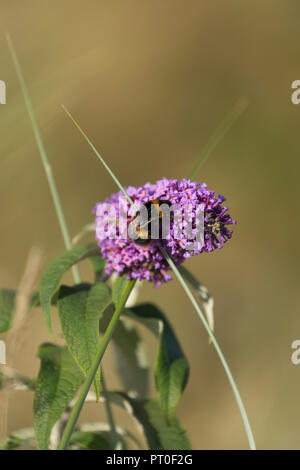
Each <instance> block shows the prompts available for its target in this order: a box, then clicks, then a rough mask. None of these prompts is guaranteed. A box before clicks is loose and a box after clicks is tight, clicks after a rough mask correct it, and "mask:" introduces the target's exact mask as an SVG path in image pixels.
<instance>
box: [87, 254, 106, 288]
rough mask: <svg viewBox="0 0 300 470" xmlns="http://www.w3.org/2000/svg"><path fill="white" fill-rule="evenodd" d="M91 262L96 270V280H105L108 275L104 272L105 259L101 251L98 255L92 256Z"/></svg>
mask: <svg viewBox="0 0 300 470" xmlns="http://www.w3.org/2000/svg"><path fill="white" fill-rule="evenodd" d="M91 263H92V266H93V269H94V271H95V278H96V281H97V282H101V281H104V280H105V279H106V277H107V275H106V274H105V272H104V268H105V260H104V259H103V258H102V256H101V255H100V253H98V254H97V255H96V256H92V257H91Z"/></svg>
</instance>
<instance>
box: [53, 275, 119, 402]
mask: <svg viewBox="0 0 300 470" xmlns="http://www.w3.org/2000/svg"><path fill="white" fill-rule="evenodd" d="M110 302H111V291H110V288H109V287H108V286H107V285H106V284H103V283H98V284H94V285H93V286H92V287H91V286H90V285H87V284H78V285H77V286H74V287H68V286H62V287H61V288H60V291H59V299H58V303H57V306H58V313H59V318H60V323H61V328H62V332H63V335H64V338H65V340H66V343H67V346H68V348H69V351H70V353H71V354H72V356H73V358H74V359H75V361H76V362H77V364H78V365H79V367H80V368H81V370H82V371H83V373H84V374H85V375H87V374H88V372H89V371H90V369H91V366H92V363H93V360H94V358H95V356H96V353H97V349H98V345H99V317H100V315H101V313H102V312H103V311H104V310H105V309H106V307H107V306H108V305H109V304H110ZM94 387H95V391H96V396H97V399H99V396H100V368H99V369H98V372H97V375H96V377H95V381H94Z"/></svg>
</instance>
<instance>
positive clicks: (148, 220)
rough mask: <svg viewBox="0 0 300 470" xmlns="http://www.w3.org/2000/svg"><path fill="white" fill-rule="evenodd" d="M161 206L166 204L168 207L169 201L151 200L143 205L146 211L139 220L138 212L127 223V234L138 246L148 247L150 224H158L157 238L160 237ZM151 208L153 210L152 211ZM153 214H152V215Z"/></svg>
mask: <svg viewBox="0 0 300 470" xmlns="http://www.w3.org/2000/svg"><path fill="white" fill-rule="evenodd" d="M161 204H167V205H168V206H169V207H170V206H171V203H170V202H169V201H165V200H161V199H151V200H150V201H148V202H146V203H145V204H143V206H144V207H145V208H146V211H144V212H143V214H142V215H143V217H142V220H141V212H140V211H138V212H137V213H136V215H135V216H134V217H132V219H131V220H130V222H129V226H128V234H129V237H130V238H131V239H133V241H134V242H135V244H136V245H138V246H144V247H146V246H149V245H150V244H151V240H152V236H151V227H152V222H157V221H158V222H159V238H161V236H162V224H161V220H162V219H163V217H164V212H163V209H162V208H161V207H160V206H161ZM152 207H153V208H154V209H155V210H154V211H153V210H152ZM153 212H154V214H153Z"/></svg>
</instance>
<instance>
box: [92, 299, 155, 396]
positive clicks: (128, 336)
mask: <svg viewBox="0 0 300 470" xmlns="http://www.w3.org/2000/svg"><path fill="white" fill-rule="evenodd" d="M112 314H113V309H110V308H109V309H106V311H105V312H103V315H102V317H101V320H100V323H99V326H100V332H101V333H104V332H105V330H106V328H107V326H108V323H109V321H110V319H111V316H112ZM112 342H113V346H114V352H115V360H116V367H117V370H118V373H119V375H120V377H121V380H122V382H123V384H124V387H125V389H126V390H127V391H128V392H129V391H130V392H134V393H135V394H136V395H137V396H138V397H139V398H145V397H147V396H148V388H149V377H148V375H149V367H148V363H147V357H146V353H145V350H144V345H143V341H142V338H141V337H140V335H139V333H138V331H137V329H136V328H135V327H134V325H133V322H132V321H131V320H130V319H128V318H124V317H121V318H120V320H119V322H118V324H117V327H116V329H115V331H114V334H113V337H112Z"/></svg>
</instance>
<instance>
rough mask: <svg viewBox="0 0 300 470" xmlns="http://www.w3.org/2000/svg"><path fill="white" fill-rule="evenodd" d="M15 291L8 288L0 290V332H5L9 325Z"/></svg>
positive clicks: (13, 306)
mask: <svg viewBox="0 0 300 470" xmlns="http://www.w3.org/2000/svg"><path fill="white" fill-rule="evenodd" d="M15 299H16V292H15V291H13V290H9V289H1V290H0V333H5V332H6V331H8V330H9V329H10V327H11V323H12V318H13V313H14V308H15Z"/></svg>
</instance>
